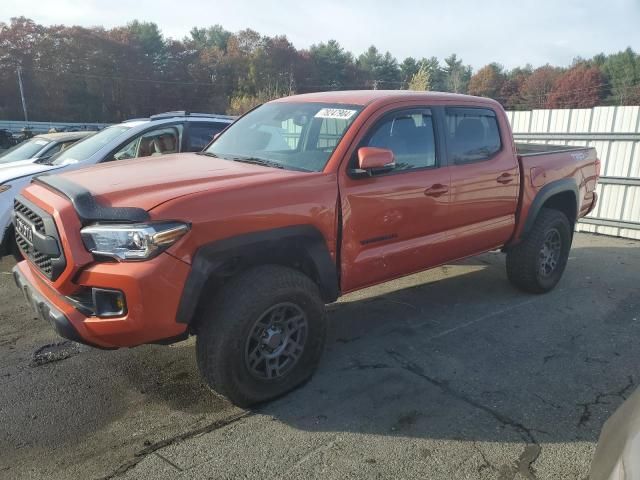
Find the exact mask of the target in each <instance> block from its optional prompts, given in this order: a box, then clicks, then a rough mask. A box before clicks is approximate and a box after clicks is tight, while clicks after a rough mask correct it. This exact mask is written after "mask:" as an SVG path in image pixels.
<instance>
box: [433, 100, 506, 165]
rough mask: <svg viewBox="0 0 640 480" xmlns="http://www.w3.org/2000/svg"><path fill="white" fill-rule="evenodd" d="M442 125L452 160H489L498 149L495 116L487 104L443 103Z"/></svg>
mask: <svg viewBox="0 0 640 480" xmlns="http://www.w3.org/2000/svg"><path fill="white" fill-rule="evenodd" d="M445 125H446V136H447V144H448V147H449V158H450V160H451V161H452V162H453V163H454V164H464V163H472V162H481V161H484V160H489V159H490V158H492V157H493V156H494V155H495V154H496V153H498V152H499V151H500V150H501V149H502V141H501V139H500V130H499V128H498V119H497V117H496V114H495V112H494V111H493V110H491V109H489V108H471V107H464V108H463V107H447V108H446V109H445Z"/></svg>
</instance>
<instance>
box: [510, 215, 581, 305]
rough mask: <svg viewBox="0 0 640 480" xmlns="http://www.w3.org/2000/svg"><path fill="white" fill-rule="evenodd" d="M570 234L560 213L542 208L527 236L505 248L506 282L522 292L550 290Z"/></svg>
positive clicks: (560, 268)
mask: <svg viewBox="0 0 640 480" xmlns="http://www.w3.org/2000/svg"><path fill="white" fill-rule="evenodd" d="M572 233H573V232H572V226H571V224H570V222H569V220H568V219H567V217H566V215H565V214H564V213H562V212H560V211H558V210H552V209H548V208H543V209H542V211H541V212H540V213H539V215H538V217H537V218H536V221H535V224H534V225H533V228H532V229H531V231H530V232H529V235H528V236H527V238H525V239H524V240H523V241H522V242H521V243H519V244H518V245H516V246H514V247H512V248H510V249H509V250H508V251H507V277H508V278H509V281H510V282H511V283H512V284H513V285H515V286H516V287H518V288H519V289H521V290H524V291H525V292H530V293H545V292H548V291H549V290H552V289H553V288H554V287H555V286H556V285H557V284H558V282H559V281H560V278H561V277H562V274H563V272H564V269H565V267H566V266H567V260H568V259H569V250H570V249H571V241H572V238H573V235H572Z"/></svg>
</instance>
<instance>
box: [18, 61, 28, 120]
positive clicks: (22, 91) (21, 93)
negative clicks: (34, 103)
mask: <svg viewBox="0 0 640 480" xmlns="http://www.w3.org/2000/svg"><path fill="white" fill-rule="evenodd" d="M18 85H19V86H20V98H21V99H22V111H23V112H24V121H25V122H28V121H29V117H27V102H26V101H25V100H24V88H22V67H18Z"/></svg>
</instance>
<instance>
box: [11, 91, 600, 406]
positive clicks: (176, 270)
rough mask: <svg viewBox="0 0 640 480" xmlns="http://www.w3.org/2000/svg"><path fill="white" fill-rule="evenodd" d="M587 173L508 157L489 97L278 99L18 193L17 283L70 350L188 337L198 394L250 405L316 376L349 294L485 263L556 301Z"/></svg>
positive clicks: (587, 158)
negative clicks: (178, 140)
mask: <svg viewBox="0 0 640 480" xmlns="http://www.w3.org/2000/svg"><path fill="white" fill-rule="evenodd" d="M599 170H600V162H599V160H598V159H597V157H596V151H595V150H594V149H593V148H589V147H575V146H556V145H541V144H515V143H514V140H513V137H512V134H511V129H510V126H509V123H508V120H507V116H506V115H505V112H504V110H503V109H502V107H501V106H500V104H498V103H497V102H495V101H493V100H490V99H487V98H477V97H471V96H464V95H455V94H444V93H426V92H411V91H352V92H330V93H313V94H305V95H298V96H292V97H287V98H282V99H278V100H275V101H272V102H269V103H266V104H264V105H262V106H260V107H258V108H256V109H254V110H252V111H250V112H249V113H247V114H245V115H244V116H243V117H241V118H240V119H239V120H237V121H236V122H235V123H234V124H233V125H231V126H229V127H228V128H227V129H226V130H225V131H224V132H223V133H222V134H221V135H219V136H218V137H217V138H215V139H214V140H213V141H212V142H211V143H210V144H209V145H208V146H207V147H206V148H205V149H204V150H203V151H202V152H200V153H186V154H179V155H166V156H163V157H161V158H154V159H152V160H149V159H139V160H131V161H128V162H113V163H108V164H104V165H101V166H97V167H93V168H90V169H86V170H80V171H73V172H66V173H63V174H61V175H50V176H40V177H38V178H36V179H34V180H33V182H32V183H31V184H30V185H28V186H27V187H26V188H25V189H24V190H23V191H22V193H21V194H20V195H18V196H17V197H16V199H15V202H14V211H13V222H14V227H15V232H16V240H17V244H18V246H19V248H20V250H21V253H22V255H23V256H24V258H25V261H21V262H20V263H18V264H17V265H16V267H15V268H14V277H15V280H16V283H17V284H18V286H19V288H20V289H22V290H23V292H24V294H25V296H26V298H27V300H28V302H29V303H30V304H31V305H33V306H34V308H35V311H36V312H37V314H38V316H39V317H41V318H43V319H46V320H47V321H49V322H50V323H51V324H52V326H53V327H54V328H55V329H56V331H57V332H58V333H59V334H60V335H62V336H63V337H66V338H68V339H71V340H74V341H77V342H83V343H86V344H89V345H93V346H96V347H101V348H119V347H134V346H137V345H141V344H148V343H162V344H166V343H171V342H175V341H178V340H181V339H184V338H186V337H187V336H189V335H196V336H197V338H196V350H197V363H198V367H199V369H200V372H201V374H202V376H203V377H204V379H205V381H206V382H207V383H208V384H209V385H210V386H211V387H212V389H214V390H215V391H217V392H219V393H221V394H223V395H225V396H227V397H228V398H229V399H231V400H232V401H233V402H235V403H237V404H239V405H250V404H253V403H256V402H261V401H265V400H269V399H272V398H274V397H276V396H279V395H282V394H283V393H285V392H287V391H289V390H291V389H292V388H294V387H295V386H297V385H299V384H301V383H302V382H304V381H305V380H306V379H308V378H309V377H310V376H311V375H312V373H313V371H314V369H315V368H316V366H317V365H318V362H319V359H320V356H321V354H322V351H323V348H324V343H325V337H326V331H327V322H326V314H325V304H328V303H331V302H334V301H335V300H336V299H337V298H338V297H339V296H340V295H343V294H345V293H348V292H353V291H355V290H358V289H362V288H364V287H368V286H370V285H375V284H378V283H381V282H386V281H389V280H392V279H394V278H397V277H401V276H404V275H408V274H411V273H414V272H418V271H422V270H426V269H429V268H433V267H436V266H438V265H442V264H445V263H448V262H452V261H454V260H457V259H461V258H464V257H469V256H472V255H477V254H480V253H483V252H487V251H490V250H495V249H501V250H502V251H503V252H505V254H506V270H507V277H508V279H509V280H510V281H511V283H513V284H514V285H515V286H516V287H518V288H519V289H521V290H523V291H525V292H531V293H544V292H547V291H549V290H551V289H552V288H554V286H555V285H556V284H557V283H558V281H559V280H560V277H561V276H562V274H563V271H564V270H565V266H566V264H567V259H568V256H569V249H570V247H571V242H572V237H573V231H574V225H575V223H576V221H577V220H578V219H579V218H580V217H582V216H584V215H586V214H587V213H589V212H590V211H591V210H592V209H593V208H594V205H595V203H596V199H597V196H596V193H595V189H596V183H597V180H598V176H599Z"/></svg>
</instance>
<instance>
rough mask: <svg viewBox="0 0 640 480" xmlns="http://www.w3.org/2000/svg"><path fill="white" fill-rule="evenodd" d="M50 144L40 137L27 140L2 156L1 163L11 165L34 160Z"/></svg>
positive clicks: (0, 157)
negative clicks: (29, 159) (30, 159)
mask: <svg viewBox="0 0 640 480" xmlns="http://www.w3.org/2000/svg"><path fill="white" fill-rule="evenodd" d="M49 143H50V142H49V140H45V139H44V138H39V137H35V138H32V139H30V140H25V141H24V142H22V143H19V144H18V145H16V146H15V147H12V148H10V149H9V150H7V151H6V152H4V153H3V154H2V155H0V163H10V162H15V161H18V160H26V159H28V158H33V157H34V156H35V155H36V154H37V153H38V152H40V151H41V150H42V149H43V148H45V147H46V146H47V145H49Z"/></svg>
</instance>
